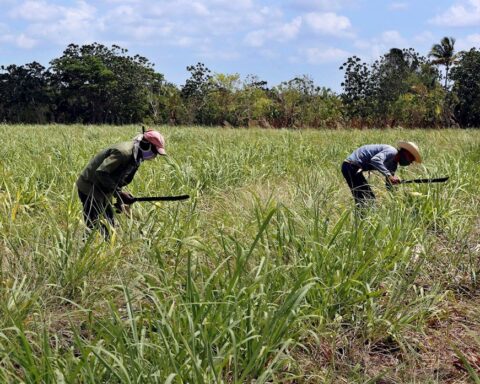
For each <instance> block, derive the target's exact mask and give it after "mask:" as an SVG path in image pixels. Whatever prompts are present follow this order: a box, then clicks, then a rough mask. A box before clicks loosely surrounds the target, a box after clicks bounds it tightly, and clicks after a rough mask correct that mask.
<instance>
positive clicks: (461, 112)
mask: <svg viewBox="0 0 480 384" xmlns="http://www.w3.org/2000/svg"><path fill="white" fill-rule="evenodd" d="M451 79H452V80H453V81H454V84H453V93H454V95H455V97H456V99H457V100H456V102H455V106H454V113H455V117H456V119H457V121H458V122H459V123H460V125H462V126H465V127H479V126H480V97H479V95H480V50H477V49H475V48H472V49H471V50H470V51H468V52H461V53H460V55H459V60H458V63H457V65H456V66H455V68H453V69H452V73H451Z"/></svg>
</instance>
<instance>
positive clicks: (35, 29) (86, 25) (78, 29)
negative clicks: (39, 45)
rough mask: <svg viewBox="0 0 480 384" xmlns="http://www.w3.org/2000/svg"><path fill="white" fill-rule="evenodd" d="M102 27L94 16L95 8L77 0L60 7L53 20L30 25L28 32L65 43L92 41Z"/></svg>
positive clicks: (55, 41) (49, 40) (57, 42)
mask: <svg viewBox="0 0 480 384" xmlns="http://www.w3.org/2000/svg"><path fill="white" fill-rule="evenodd" d="M102 29H104V25H103V22H102V21H101V20H98V19H97V18H96V8H95V7H93V6H91V5H89V4H87V3H86V2H84V1H79V2H77V3H76V4H75V6H72V7H63V6H62V7H60V8H59V13H58V16H57V18H56V19H55V20H49V21H42V20H40V21H38V22H36V23H34V24H32V25H30V26H29V27H28V32H29V34H30V35H32V36H36V37H39V38H43V40H44V41H48V42H53V43H56V44H61V45H65V44H69V43H72V42H75V43H87V42H92V41H93V40H96V38H97V36H98V35H97V32H98V31H101V30H102Z"/></svg>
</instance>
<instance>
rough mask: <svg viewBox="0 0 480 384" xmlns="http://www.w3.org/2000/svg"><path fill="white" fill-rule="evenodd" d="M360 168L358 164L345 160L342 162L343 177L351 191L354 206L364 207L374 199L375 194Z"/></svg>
mask: <svg viewBox="0 0 480 384" xmlns="http://www.w3.org/2000/svg"><path fill="white" fill-rule="evenodd" d="M360 169H361V168H360V167H359V166H357V165H355V164H351V163H347V162H346V161H344V162H343V164H342V173H343V177H344V178H345V180H346V181H347V184H348V186H349V187H350V190H351V191H352V195H353V198H354V199H355V204H356V206H357V207H365V206H367V205H369V204H371V203H372V202H373V201H374V200H375V194H374V193H373V191H372V189H371V188H370V185H368V182H367V180H366V179H365V177H364V176H363V174H362V172H361V171H360Z"/></svg>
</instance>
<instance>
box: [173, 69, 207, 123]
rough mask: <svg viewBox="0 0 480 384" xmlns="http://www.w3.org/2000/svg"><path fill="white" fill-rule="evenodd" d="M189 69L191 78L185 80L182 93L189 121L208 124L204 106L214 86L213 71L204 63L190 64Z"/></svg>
mask: <svg viewBox="0 0 480 384" xmlns="http://www.w3.org/2000/svg"><path fill="white" fill-rule="evenodd" d="M187 71H189V72H190V78H188V79H187V80H186V81H185V84H184V85H183V87H182V91H181V93H180V94H181V96H182V99H183V100H184V101H185V104H186V105H187V107H188V112H189V115H190V121H189V122H190V123H199V124H208V122H207V121H206V116H205V110H204V107H205V104H206V101H207V96H208V93H209V92H210V90H211V88H212V87H211V86H212V83H211V81H210V80H211V78H212V75H210V73H211V71H210V69H208V68H207V67H206V66H205V64H203V63H197V64H196V65H190V66H188V67H187Z"/></svg>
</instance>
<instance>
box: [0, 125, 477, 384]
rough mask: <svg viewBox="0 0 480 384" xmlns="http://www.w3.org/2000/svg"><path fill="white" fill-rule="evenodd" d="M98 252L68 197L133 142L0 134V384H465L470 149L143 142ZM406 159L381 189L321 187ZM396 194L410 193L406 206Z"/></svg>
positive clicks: (473, 281)
mask: <svg viewBox="0 0 480 384" xmlns="http://www.w3.org/2000/svg"><path fill="white" fill-rule="evenodd" d="M156 129H158V130H159V131H160V132H162V134H164V136H165V138H166V150H167V153H168V154H169V156H168V157H167V158H157V159H156V160H154V161H151V162H145V163H143V164H142V166H141V167H140V169H139V171H138V173H137V175H136V176H135V179H134V180H133V182H132V183H131V184H130V185H129V187H128V188H127V189H128V190H129V191H130V192H131V193H132V194H133V195H135V196H147V195H179V194H185V193H187V194H190V196H191V198H190V199H189V200H187V201H183V202H164V203H155V204H153V203H135V204H134V205H133V206H132V210H131V212H130V214H128V215H117V217H116V218H117V222H118V226H117V228H116V230H115V233H114V235H113V236H112V239H111V240H110V241H109V242H103V241H102V239H101V238H100V236H97V237H95V236H93V237H90V238H89V239H88V240H85V239H84V229H85V227H84V224H83V221H82V212H81V205H80V201H79V199H78V197H77V194H76V188H75V181H76V178H77V177H78V174H79V173H80V172H81V170H82V169H83V167H84V166H85V165H86V164H87V162H88V161H89V159H90V158H91V157H92V156H93V155H94V154H95V153H97V152H98V151H99V150H101V149H103V148H105V147H107V146H109V145H110V144H114V143H117V142H120V141H126V140H130V139H131V138H133V136H134V135H135V134H136V133H138V132H139V130H140V128H139V127H138V126H133V125H132V126H122V127H114V126H80V125H78V126H61V125H57V126H54V125H50V126H28V125H22V126H20V125H19V126H7V125H0V137H1V144H2V145H1V147H0V151H1V156H0V313H1V316H0V382H6V383H16V382H28V383H62V382H64V383H253V382H255V383H265V382H275V383H277V382H286V383H365V382H371V383H409V382H412V383H413V382H416V383H453V382H455V383H462V382H465V383H469V382H480V336H479V335H480V290H479V284H480V282H479V281H478V279H479V278H478V274H479V273H480V216H479V212H480V193H479V190H480V166H479V163H480V130H447V129H445V130H402V129H398V130H364V131H360V130H345V131H334V130H329V131H327V130H305V131H293V130H262V129H248V130H247V129H224V128H200V127H156ZM398 140H409V141H414V142H416V143H417V144H418V145H419V147H420V150H421V152H422V155H423V157H424V163H423V164H421V165H416V166H411V167H408V168H402V167H399V169H400V171H399V172H398V175H399V176H400V177H401V178H404V179H410V178H420V177H440V176H447V175H448V176H450V179H449V181H448V182H447V183H445V184H431V185H428V184H418V185H413V184H411V185H401V186H397V187H395V190H394V191H393V192H388V191H386V190H385V188H384V181H383V179H382V178H381V177H378V175H375V174H373V173H372V174H371V175H370V176H369V180H370V183H371V184H372V185H373V188H374V192H375V193H376V195H377V204H376V206H375V207H373V208H372V209H371V210H369V211H368V212H367V214H366V215H365V217H364V218H363V219H362V220H358V219H356V218H355V215H354V214H353V199H352V197H351V195H350V191H349V189H348V187H347V185H346V183H345V182H344V180H343V177H342V174H341V172H340V166H341V163H342V161H343V160H344V159H345V158H346V156H347V155H349V154H350V153H351V152H352V151H353V150H354V149H355V148H357V147H358V146H360V145H363V144H367V143H386V144H392V145H395V143H396V142H397V141H398ZM412 192H414V193H412Z"/></svg>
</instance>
